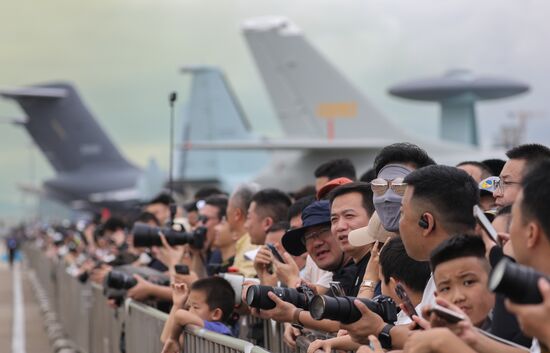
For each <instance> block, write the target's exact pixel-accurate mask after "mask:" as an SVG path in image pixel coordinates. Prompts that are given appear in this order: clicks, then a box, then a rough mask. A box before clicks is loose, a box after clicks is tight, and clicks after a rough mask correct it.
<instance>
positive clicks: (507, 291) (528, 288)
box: [489, 258, 550, 304]
mask: <svg viewBox="0 0 550 353" xmlns="http://www.w3.org/2000/svg"><path fill="white" fill-rule="evenodd" d="M541 277H544V278H546V279H547V280H549V281H550V277H548V276H545V275H543V274H542V273H539V272H537V271H535V270H534V269H532V268H530V267H527V266H522V265H519V264H517V263H515V262H512V261H510V260H508V259H506V258H504V259H502V260H500V262H499V263H498V264H497V265H496V266H495V267H494V268H493V271H491V275H490V277H489V288H490V289H491V291H493V292H495V293H501V294H503V295H504V296H505V297H506V298H509V299H510V300H511V301H513V302H515V303H518V304H539V303H541V302H542V296H541V294H540V291H539V286H538V281H539V278H541Z"/></svg>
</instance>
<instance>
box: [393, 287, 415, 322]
mask: <svg viewBox="0 0 550 353" xmlns="http://www.w3.org/2000/svg"><path fill="white" fill-rule="evenodd" d="M395 294H397V296H398V297H399V299H401V301H402V302H403V305H404V306H405V312H406V314H407V315H408V316H409V317H410V318H411V320H412V319H413V318H412V317H413V315H416V316H418V313H417V312H416V309H415V308H414V305H413V303H412V302H411V298H409V295H408V294H407V292H406V291H405V288H403V286H402V285H401V283H397V286H395ZM413 321H414V320H413Z"/></svg>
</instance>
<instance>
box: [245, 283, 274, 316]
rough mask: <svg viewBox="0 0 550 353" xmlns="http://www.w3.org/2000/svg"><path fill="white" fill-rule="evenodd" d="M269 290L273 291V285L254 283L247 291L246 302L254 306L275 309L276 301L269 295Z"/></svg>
mask: <svg viewBox="0 0 550 353" xmlns="http://www.w3.org/2000/svg"><path fill="white" fill-rule="evenodd" d="M268 292H273V287H269V286H261V285H253V286H250V287H248V290H247V291H246V304H248V306H250V307H252V308H258V309H265V310H268V309H273V308H274V307H275V303H274V302H273V301H272V300H271V299H269V297H268V296H267V293H268Z"/></svg>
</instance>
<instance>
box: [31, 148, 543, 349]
mask: <svg viewBox="0 0 550 353" xmlns="http://www.w3.org/2000/svg"><path fill="white" fill-rule="evenodd" d="M506 156H507V157H508V159H507V160H506V161H501V160H495V159H493V160H486V161H474V160H469V161H464V162H462V163H459V164H458V165H456V166H446V165H440V164H437V163H436V161H434V160H433V159H432V158H431V157H430V156H429V155H428V154H427V153H426V152H425V151H424V150H423V149H422V148H420V147H419V146H416V145H413V144H408V143H396V144H392V145H389V146H387V147H385V148H383V149H382V150H381V151H380V152H379V153H378V155H377V156H376V158H375V160H374V164H373V166H372V169H370V170H368V171H366V172H365V173H364V174H363V175H362V176H361V177H360V178H359V180H358V179H357V174H356V170H355V167H354V165H353V164H352V162H351V161H350V160H347V159H337V160H331V161H328V162H326V163H324V164H322V165H320V166H319V167H318V168H317V169H316V170H315V171H312V174H311V177H312V179H311V184H312V186H311V187H307V188H304V189H302V190H300V191H299V192H294V193H288V190H285V191H283V190H277V189H271V188H263V189H262V188H260V186H258V185H256V184H252V183H251V184H242V185H239V186H238V187H236V188H235V190H229V191H230V193H226V192H224V191H222V190H218V189H216V188H203V189H201V190H199V191H198V192H197V193H196V194H195V195H194V198H193V200H191V201H187V202H185V203H181V204H180V203H178V202H176V200H174V199H173V198H172V197H171V196H169V195H168V194H161V195H159V196H158V197H156V198H154V199H152V200H150V201H149V202H148V203H146V204H145V205H143V207H142V208H141V210H140V214H139V215H138V216H137V217H136V218H135V219H133V220H131V221H129V220H128V219H120V218H115V217H110V218H106V219H105V218H104V219H99V220H96V221H94V222H78V223H76V224H74V225H68V224H66V225H58V226H50V227H42V228H40V227H38V228H35V229H32V230H30V231H31V232H32V233H33V234H34V235H35V242H36V244H37V245H38V246H40V247H42V248H43V249H44V251H45V252H46V253H47V254H48V256H51V257H58V258H60V259H61V260H62V261H65V262H66V264H67V267H68V271H69V272H70V273H71V274H72V275H73V276H74V277H76V278H78V279H79V280H81V281H93V282H96V283H99V284H101V285H103V286H104V287H105V288H106V291H105V295H107V296H108V298H109V300H110V301H109V302H110V304H111V305H112V306H117V305H120V304H121V302H122V300H123V299H124V298H125V297H128V298H132V299H134V300H138V301H143V302H146V303H148V304H150V305H154V306H156V307H157V308H159V309H160V310H164V311H165V312H167V313H169V318H168V320H167V321H166V324H165V327H164V330H163V333H162V337H160V339H161V340H162V341H163V342H164V349H163V352H165V353H168V352H173V353H176V352H179V351H180V349H181V348H180V347H181V332H182V329H183V327H184V326H185V325H189V324H192V325H197V326H201V327H204V328H205V329H208V330H212V331H215V332H217V333H220V334H224V335H231V336H238V335H240V334H241V333H240V330H241V326H242V322H243V320H244V319H245V318H246V317H250V316H256V317H259V318H262V319H265V320H267V319H271V320H275V321H278V322H281V323H284V341H285V343H286V344H287V345H288V346H290V347H295V345H296V339H297V337H299V336H300V335H305V334H306V333H308V332H318V331H322V332H325V333H328V334H330V335H332V337H331V338H326V336H324V338H323V339H318V340H315V341H313V342H312V343H311V344H310V346H309V349H308V352H311V353H313V352H315V351H316V350H318V349H321V350H324V351H325V352H330V351H331V350H346V351H357V352H362V353H365V352H376V353H380V352H383V351H390V350H391V351H400V350H403V351H405V352H441V353H444V352H479V353H485V352H486V353H493V352H518V353H519V352H524V351H526V350H531V351H532V352H547V351H548V347H550V283H549V280H548V279H549V278H550V207H549V205H548V204H549V203H550V149H548V148H547V147H545V146H542V145H538V144H527V145H521V146H518V147H515V148H513V149H511V150H509V151H507V153H506ZM313 185H314V187H313ZM475 207H479V208H480V209H481V211H482V212H483V213H482V215H481V216H478V217H475V216H474V208H475ZM174 211H175V212H174ZM483 218H486V220H488V222H490V223H492V227H493V228H494V230H493V229H491V224H489V225H487V224H486V223H485V224H484V223H483ZM235 278H240V280H238V281H236V280H235ZM518 293H519V294H518ZM518 298H519V299H518Z"/></svg>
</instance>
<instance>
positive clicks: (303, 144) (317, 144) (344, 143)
mask: <svg viewBox="0 0 550 353" xmlns="http://www.w3.org/2000/svg"><path fill="white" fill-rule="evenodd" d="M394 142H397V141H393V140H389V139H368V140H367V139H364V140H358V139H348V140H340V139H338V140H324V139H303V140H302V139H300V140H298V139H296V140H295V139H292V140H271V139H265V140H258V141H246V140H242V141H238V140H218V141H190V142H188V143H185V144H182V145H180V148H181V149H183V150H279V151H284V150H287V151H293V150H295V151H298V150H356V149H373V148H377V149H380V148H382V147H384V146H387V145H389V144H391V143H394Z"/></svg>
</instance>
